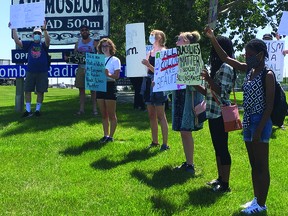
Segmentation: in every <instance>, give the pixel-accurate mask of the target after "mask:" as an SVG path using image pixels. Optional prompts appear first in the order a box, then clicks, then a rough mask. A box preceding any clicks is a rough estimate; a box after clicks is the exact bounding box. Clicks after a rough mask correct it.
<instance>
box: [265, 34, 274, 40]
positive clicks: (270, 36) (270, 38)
mask: <svg viewBox="0 0 288 216" xmlns="http://www.w3.org/2000/svg"><path fill="white" fill-rule="evenodd" d="M263 40H273V36H272V34H264V35H263Z"/></svg>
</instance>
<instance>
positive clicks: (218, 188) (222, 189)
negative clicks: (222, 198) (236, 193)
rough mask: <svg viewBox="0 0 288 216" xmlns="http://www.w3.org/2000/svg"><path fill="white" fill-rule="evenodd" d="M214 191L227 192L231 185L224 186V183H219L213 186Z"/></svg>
mask: <svg viewBox="0 0 288 216" xmlns="http://www.w3.org/2000/svg"><path fill="white" fill-rule="evenodd" d="M213 191H214V192H216V193H227V192H230V191H231V189H230V187H224V186H223V185H221V184H219V185H216V186H215V187H213Z"/></svg>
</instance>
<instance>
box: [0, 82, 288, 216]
mask: <svg viewBox="0 0 288 216" xmlns="http://www.w3.org/2000/svg"><path fill="white" fill-rule="evenodd" d="M0 92H1V95H0V119H1V121H0V152H1V157H0V170H1V172H0V179H1V186H0V194H1V198H0V199H1V202H0V214H1V215H107V216H108V215H115V216H118V215H155V216H158V215H159V216H160V215H182V216H184V215H195V216H197V215H199V216H200V215H201V216H202V215H215V212H217V215H239V211H240V207H239V206H240V205H241V204H243V203H245V202H247V201H248V200H251V199H252V197H253V194H252V185H251V177H250V167H249V163H248V157H247V152H246V149H245V146H244V143H243V141H242V135H241V131H235V132H231V133H230V134H229V148H230V151H231V155H232V170H231V181H230V186H231V188H232V192H231V193H228V194H224V195H220V194H215V193H214V192H212V191H211V189H210V188H208V187H206V186H205V183H206V182H207V181H209V180H211V179H213V178H215V177H216V175H217V173H216V164H215V155H214V151H213V147H212V143H211V139H210V134H209V130H208V124H207V122H205V125H204V129H203V130H200V131H197V132H193V137H194V140H195V167H196V176H195V177H194V178H193V177H191V176H190V175H189V173H185V172H175V171H174V170H173V167H175V166H176V165H179V164H181V163H182V161H184V153H183V148H182V144H181V139H180V134H179V133H178V132H174V131H172V130H171V111H170V110H169V111H167V118H168V122H169V145H170V146H171V149H170V150H169V151H167V152H159V149H157V148H155V149H150V150H148V149H147V148H146V147H147V146H148V144H150V142H151V139H150V137H151V134H150V128H149V121H148V116H147V112H142V111H139V110H134V109H133V105H132V104H129V103H119V102H118V103H117V116H118V123H119V124H118V128H117V131H116V134H115V137H114V138H115V141H114V142H113V143H108V144H101V143H99V142H98V140H99V139H100V138H101V137H102V134H103V132H102V125H101V118H100V116H97V117H96V118H95V117H94V116H93V115H92V114H90V113H91V111H92V107H91V103H89V102H90V98H89V97H88V96H87V103H86V104H87V106H86V114H85V115H83V116H74V115H73V113H74V112H75V111H76V110H77V108H78V106H79V104H78V100H79V98H78V90H76V89H49V92H48V93H47V94H46V96H45V102H44V104H43V107H42V111H43V115H42V116H41V117H39V118H36V117H35V116H34V117H31V118H28V119H22V118H20V113H15V111H14V97H15V87H14V86H0ZM237 99H238V100H239V103H240V104H241V100H242V93H237ZM32 101H33V102H34V101H35V95H33V100H32ZM34 104H35V103H33V106H34ZM89 111H90V112H89ZM241 114H242V111H241ZM287 123H288V119H287V118H286V120H285V125H286V126H287ZM273 130H274V132H273V135H272V138H271V142H270V163H269V164H270V170H271V188H270V191H269V195H268V200H267V206H268V213H269V215H283V214H284V215H285V212H288V207H287V205H286V201H285V200H288V192H287V189H286V188H287V185H288V180H287V172H288V167H287V159H286V158H287V156H286V152H287V150H288V142H287V130H281V129H277V128H273ZM159 138H161V136H160V137H159ZM160 140H161V139H160Z"/></svg>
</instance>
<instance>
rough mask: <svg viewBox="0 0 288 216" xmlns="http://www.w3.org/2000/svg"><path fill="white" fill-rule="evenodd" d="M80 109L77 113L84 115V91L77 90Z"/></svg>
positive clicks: (81, 89) (82, 89)
mask: <svg viewBox="0 0 288 216" xmlns="http://www.w3.org/2000/svg"><path fill="white" fill-rule="evenodd" d="M79 97H80V108H79V111H80V112H83V113H84V110H85V109H84V108H85V89H84V88H79Z"/></svg>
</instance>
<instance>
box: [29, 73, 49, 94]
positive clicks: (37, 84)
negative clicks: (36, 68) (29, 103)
mask: <svg viewBox="0 0 288 216" xmlns="http://www.w3.org/2000/svg"><path fill="white" fill-rule="evenodd" d="M35 90H36V92H41V93H42V92H47V91H48V73H30V72H27V73H26V78H25V83H24V91H25V92H34V91H35Z"/></svg>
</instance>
